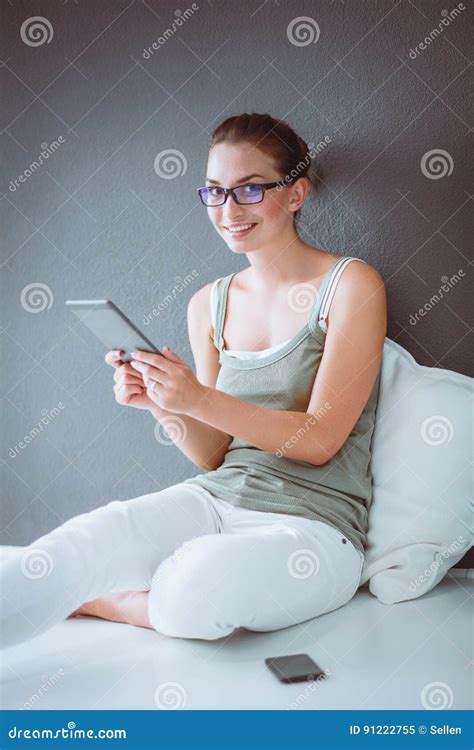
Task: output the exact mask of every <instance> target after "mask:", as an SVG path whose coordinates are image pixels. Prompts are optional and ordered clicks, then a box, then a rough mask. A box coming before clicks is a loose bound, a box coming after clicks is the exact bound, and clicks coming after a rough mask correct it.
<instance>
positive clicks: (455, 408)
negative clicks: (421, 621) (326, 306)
mask: <svg viewBox="0 0 474 750" xmlns="http://www.w3.org/2000/svg"><path fill="white" fill-rule="evenodd" d="M381 368H382V369H381V376H380V391H379V398H378V403H377V411H376V415H375V427H374V433H373V438H372V477H373V495H372V504H371V507H370V509H369V530H368V535H367V548H366V557H365V563H364V567H363V570H362V578H361V585H364V584H365V583H367V581H369V590H370V591H371V593H372V594H374V596H376V597H377V599H379V600H380V601H381V602H383V603H385V604H393V603H394V602H401V601H405V600H406V599H416V598H417V597H418V596H422V595H423V594H425V593H426V592H427V591H430V590H431V589H432V588H434V587H435V586H436V585H437V584H438V583H439V582H440V581H441V579H442V578H443V577H444V576H445V575H446V573H447V571H448V570H449V568H450V567H452V566H453V565H455V563H457V562H458V561H459V560H460V559H461V558H462V557H463V556H464V555H465V553H466V552H467V551H468V549H469V548H470V547H471V546H472V538H473V536H472V535H473V529H472V518H473V515H472V509H473V499H472V498H473V492H472V473H471V472H472V467H471V462H472V401H471V399H472V391H473V387H472V386H473V379H472V378H469V377H467V376H466V375H460V374H459V373H456V372H452V371H450V370H442V369H439V368H434V367H424V366H422V365H419V364H418V363H417V362H416V361H415V360H414V359H413V357H412V356H411V354H409V352H407V351H406V349H404V348H403V347H401V346H400V345H399V344H396V343H395V342H394V341H392V340H391V339H388V338H386V339H385V344H384V351H383V357H382V366H381Z"/></svg>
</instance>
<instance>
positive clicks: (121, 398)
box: [114, 385, 145, 405]
mask: <svg viewBox="0 0 474 750" xmlns="http://www.w3.org/2000/svg"><path fill="white" fill-rule="evenodd" d="M115 389H117V390H115ZM144 390H145V389H144V388H140V387H139V386H137V385H121V386H118V387H117V386H114V391H115V398H116V400H117V401H118V402H119V404H124V405H126V404H128V402H129V401H130V399H131V397H132V396H141V395H142V394H143V391H144Z"/></svg>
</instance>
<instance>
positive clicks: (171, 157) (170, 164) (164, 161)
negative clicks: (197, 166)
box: [153, 148, 188, 180]
mask: <svg viewBox="0 0 474 750" xmlns="http://www.w3.org/2000/svg"><path fill="white" fill-rule="evenodd" d="M153 168H154V170H155V172H156V174H157V175H158V177H161V178H162V179H163V180H174V179H175V178H176V177H183V175H185V174H186V170H187V168H188V162H187V159H186V157H185V155H184V154H183V152H182V151H178V149H176V148H166V149H165V150H164V151H160V153H159V154H157V155H156V156H155V161H154V164H153Z"/></svg>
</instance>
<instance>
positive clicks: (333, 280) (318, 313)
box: [308, 255, 365, 333]
mask: <svg viewBox="0 0 474 750" xmlns="http://www.w3.org/2000/svg"><path fill="white" fill-rule="evenodd" d="M352 260H360V258H354V257H352V256H349V255H345V256H343V257H342V258H339V260H337V261H336V262H335V263H333V265H332V266H331V267H330V268H329V269H328V270H327V271H326V273H325V275H324V277H323V280H322V282H321V286H320V287H319V294H318V298H317V300H316V304H315V305H314V308H313V310H312V312H311V316H310V319H309V321H308V326H309V329H310V331H311V333H315V332H316V329H317V328H322V329H323V331H324V332H326V331H327V326H326V324H325V322H324V321H325V318H326V316H327V314H328V312H329V307H330V305H331V302H332V298H333V296H334V292H335V290H336V286H337V282H338V281H339V279H340V277H341V275H342V273H343V271H344V269H345V268H346V266H348V265H349V263H350V262H351V261H352ZM362 262H363V263H364V262H365V261H362ZM320 322H322V325H321V326H319V325H318V324H319V323H320Z"/></svg>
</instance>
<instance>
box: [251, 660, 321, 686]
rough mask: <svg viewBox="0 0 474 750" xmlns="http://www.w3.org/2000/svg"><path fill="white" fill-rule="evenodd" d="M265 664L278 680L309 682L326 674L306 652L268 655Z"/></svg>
mask: <svg viewBox="0 0 474 750" xmlns="http://www.w3.org/2000/svg"><path fill="white" fill-rule="evenodd" d="M265 664H266V665H267V667H269V669H271V670H272V672H273V673H274V674H275V675H276V676H277V677H278V679H279V680H280V682H311V681H312V680H316V679H317V678H318V677H321V675H324V677H325V676H326V675H325V672H324V671H323V670H322V669H321V667H318V665H317V664H316V662H315V661H313V660H312V658H311V657H310V656H308V654H290V655H289V656H274V657H268V659H265Z"/></svg>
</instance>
